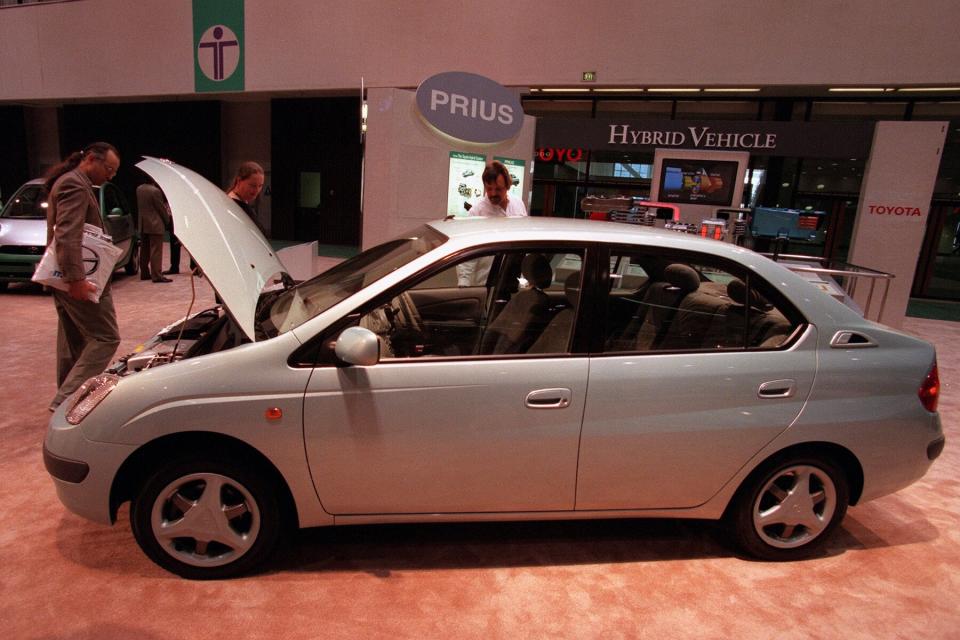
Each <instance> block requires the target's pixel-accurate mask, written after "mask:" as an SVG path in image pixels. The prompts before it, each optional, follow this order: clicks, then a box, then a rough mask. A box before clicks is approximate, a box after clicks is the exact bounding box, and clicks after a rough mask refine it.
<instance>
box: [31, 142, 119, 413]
mask: <svg viewBox="0 0 960 640" xmlns="http://www.w3.org/2000/svg"><path fill="white" fill-rule="evenodd" d="M119 168H120V154H119V153H118V152H117V150H116V148H115V147H114V146H113V145H111V144H108V143H106V142H95V143H93V144H91V145H90V146H88V147H87V148H86V149H84V150H83V151H77V152H75V153H73V154H71V155H70V156H69V157H68V158H67V159H66V160H64V161H63V162H61V163H60V164H58V165H57V166H55V167H53V168H52V169H51V170H50V171H49V172H48V174H47V183H46V184H47V188H48V189H49V191H50V197H49V200H48V202H49V206H48V207H47V244H50V241H51V240H56V251H57V263H58V264H59V266H60V270H61V271H62V272H63V280H64V282H66V283H67V284H68V285H69V290H67V291H60V290H59V289H54V290H53V304H54V306H55V307H56V309H57V317H58V319H59V324H58V326H57V387H58V388H57V395H56V396H55V397H54V399H53V401H52V402H51V403H50V410H51V411H54V410H55V409H56V408H57V407H58V406H59V405H60V403H62V402H63V401H64V400H65V399H66V398H67V396H69V395H70V394H72V393H73V392H74V391H76V390H77V389H78V388H79V387H80V385H81V384H83V383H84V381H86V380H87V378H90V377H92V376H95V375H97V374H99V373H101V372H103V370H104V369H105V368H106V367H107V365H108V364H110V360H111V358H113V354H114V353H115V352H116V350H117V347H118V346H119V345H120V329H119V327H118V326H117V312H116V310H115V309H114V307H113V296H112V295H111V293H110V283H109V282H107V284H106V285H105V286H104V288H103V293H101V294H100V301H99V302H91V301H90V300H89V299H88V298H87V296H88V295H89V294H90V293H92V292H94V291H96V289H97V287H96V285H94V284H93V283H92V282H90V281H89V280H87V278H86V276H87V273H86V268H85V266H84V263H83V225H84V224H85V223H86V224H91V225H93V226H95V227H98V228H101V229H102V228H103V222H102V221H101V217H100V204H99V200H98V199H97V196H96V194H95V193H94V190H93V187H94V186H99V185H101V184H103V183H104V182H106V181H107V180H109V179H110V178H112V177H113V176H114V175H116V173H117V169H119Z"/></svg>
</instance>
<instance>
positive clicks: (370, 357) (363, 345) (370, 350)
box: [333, 327, 380, 367]
mask: <svg viewBox="0 0 960 640" xmlns="http://www.w3.org/2000/svg"><path fill="white" fill-rule="evenodd" d="M333 351H334V353H336V354H337V357H338V358H340V359H341V360H343V361H344V362H346V363H347V364H353V365H357V366H360V367H369V366H370V365H374V364H377V363H378V362H380V339H379V338H377V334H375V333H374V332H373V331H370V330H369V329H364V328H363V327H350V328H348V329H344V330H343V331H342V332H341V333H340V335H339V336H338V337H337V346H335V347H334V348H333Z"/></svg>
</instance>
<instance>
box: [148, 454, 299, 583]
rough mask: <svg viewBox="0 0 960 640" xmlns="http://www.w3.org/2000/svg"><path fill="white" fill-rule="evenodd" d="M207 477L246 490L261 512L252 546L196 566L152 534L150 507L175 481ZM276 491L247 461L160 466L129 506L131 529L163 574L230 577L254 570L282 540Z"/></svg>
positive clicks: (183, 462) (187, 461)
mask: <svg viewBox="0 0 960 640" xmlns="http://www.w3.org/2000/svg"><path fill="white" fill-rule="evenodd" d="M195 473H211V474H219V475H222V476H224V477H227V478H229V479H230V480H231V482H233V483H236V484H238V485H240V486H242V487H243V488H244V489H246V490H247V491H248V492H249V493H250V495H251V496H252V497H253V499H254V501H255V502H256V506H257V508H258V510H259V512H260V531H259V533H258V535H257V539H256V541H255V542H254V544H253V546H252V547H251V548H250V549H249V550H248V551H247V552H246V553H245V554H243V555H242V556H240V557H239V558H237V559H236V560H235V561H233V562H231V563H229V564H225V565H222V566H219V567H196V566H194V565H190V564H187V563H184V562H181V561H180V560H178V559H176V558H175V557H173V556H171V555H170V554H169V553H168V552H167V551H166V550H165V549H164V548H163V545H161V543H160V542H159V541H158V540H157V538H156V536H155V535H154V533H153V527H152V525H151V517H152V512H153V505H154V504H155V502H156V501H157V499H158V498H159V496H160V492H161V491H163V489H164V488H165V487H167V486H168V485H169V484H170V483H172V482H174V481H175V480H177V479H178V478H183V477H185V476H188V475H191V474H195ZM277 495H278V492H277V490H276V487H275V482H274V481H273V479H272V478H271V477H270V474H267V473H265V472H261V471H260V469H259V468H258V466H257V465H255V464H251V463H250V462H248V461H239V460H238V461H225V460H217V459H203V458H199V457H192V458H183V459H180V460H177V461H173V462H170V463H163V464H161V465H160V466H159V467H158V468H157V469H156V471H155V472H154V473H153V474H152V475H150V476H149V477H148V478H147V480H146V481H145V482H144V483H143V485H142V486H141V488H140V490H139V491H138V492H137V493H136V494H135V495H134V497H133V499H132V500H131V506H130V527H131V529H132V531H133V536H134V538H135V539H136V540H137V544H139V545H140V548H141V549H142V550H143V552H144V553H145V554H146V555H147V557H149V558H150V559H151V560H153V561H154V562H155V563H156V564H158V565H160V566H161V567H163V568H164V569H166V570H167V571H170V572H171V573H175V574H177V575H179V576H181V577H183V578H189V579H193V580H216V579H224V578H232V577H236V576H240V575H243V574H245V573H248V572H250V571H252V570H253V569H254V568H255V567H256V566H258V565H260V564H261V563H263V562H264V561H265V560H266V559H267V558H268V557H269V556H270V554H271V553H272V552H273V551H274V550H275V548H276V546H277V543H278V541H279V538H280V530H281V525H282V518H281V513H280V506H279V503H278V501H277V498H276V496H277Z"/></svg>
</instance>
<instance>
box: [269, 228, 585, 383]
mask: <svg viewBox="0 0 960 640" xmlns="http://www.w3.org/2000/svg"><path fill="white" fill-rule="evenodd" d="M598 246H599V243H597V242H593V241H578V240H559V241H549V240H536V241H532V242H531V241H507V242H492V243H487V244H483V245H477V246H475V247H470V248H469V249H464V250H461V251H456V252H454V253H451V254H449V255H447V256H445V257H443V258H442V259H440V260H438V261H436V262H434V263H432V264H430V265H427V266H426V267H424V268H423V269H421V270H419V271H417V272H416V273H414V274H411V275H410V276H408V277H406V278H404V279H403V280H401V281H400V282H398V283H396V284H395V285H393V286H391V287H389V288H388V289H385V290H384V291H383V292H382V293H380V294H379V295H377V296H376V297H375V298H373V299H371V300H369V301H367V302H365V303H364V304H362V305H360V306H358V307H356V308H355V309H353V310H351V311H349V312H347V313H345V314H344V315H343V316H342V317H341V318H339V319H338V320H336V321H335V322H333V323H332V324H330V325H329V326H328V327H327V328H326V329H324V330H322V331H320V332H319V333H318V334H317V335H315V336H313V337H312V338H310V339H308V340H307V341H306V342H305V343H304V344H303V345H302V346H301V347H299V348H298V349H296V350H295V351H294V352H293V353H292V354H291V355H290V357H289V358H288V359H287V363H288V365H289V366H291V367H297V368H304V367H324V368H327V367H344V366H350V365H348V364H346V363H344V362H342V361H341V360H339V358H337V357H336V355H335V353H334V346H335V345H336V337H337V336H339V335H340V333H341V332H342V331H343V330H344V329H347V328H348V327H350V326H355V325H356V324H357V323H358V322H359V320H360V318H361V317H363V316H364V315H365V314H367V313H370V312H371V311H372V310H374V309H375V308H377V307H378V306H380V305H383V304H384V303H385V302H387V301H389V300H392V299H393V298H395V297H396V296H397V295H398V294H400V293H401V292H403V291H407V290H409V289H412V288H414V287H416V285H417V284H419V283H421V282H424V281H426V280H429V279H430V278H432V277H434V276H436V275H437V274H439V273H440V272H441V271H444V270H446V269H449V268H452V267H453V266H454V265H455V264H457V263H460V262H462V261H466V260H470V259H472V258H479V257H482V256H484V255H489V254H491V253H505V252H508V251H509V252H531V251H537V250H550V251H552V252H555V253H559V252H563V251H571V252H574V251H579V252H581V253H582V255H583V258H582V266H581V279H580V282H581V292H580V300H579V303H578V305H577V310H576V316H575V319H574V325H573V338H572V340H571V341H570V348H569V349H568V350H567V351H566V352H565V353H510V354H489V355H461V356H421V357H414V358H391V359H390V360H387V361H384V362H383V364H412V363H417V362H423V363H434V364H436V363H437V362H460V361H471V360H482V361H489V360H498V359H499V360H507V359H510V360H514V359H523V360H529V359H531V358H533V359H537V358H539V359H549V358H568V357H581V358H583V357H589V355H590V352H589V344H590V331H591V326H592V324H593V323H592V318H591V316H590V314H589V313H585V311H584V310H585V309H591V308H593V303H594V299H593V298H592V295H591V292H592V289H593V286H592V281H593V279H594V278H595V274H596V272H597V271H598V269H597V265H596V263H597V254H598ZM488 284H489V282H488ZM378 364H379V363H378Z"/></svg>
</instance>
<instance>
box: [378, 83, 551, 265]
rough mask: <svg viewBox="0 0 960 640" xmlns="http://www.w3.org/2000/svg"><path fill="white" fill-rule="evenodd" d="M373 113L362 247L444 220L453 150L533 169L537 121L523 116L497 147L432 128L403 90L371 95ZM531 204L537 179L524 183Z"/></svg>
mask: <svg viewBox="0 0 960 640" xmlns="http://www.w3.org/2000/svg"><path fill="white" fill-rule="evenodd" d="M367 104H368V105H369V115H368V117H367V138H366V146H365V149H364V177H363V184H364V187H363V247H362V248H364V249H366V248H367V247H371V246H373V245H376V244H378V243H380V242H383V241H384V240H389V239H391V238H393V237H395V236H396V235H398V234H400V233H403V232H404V231H408V230H409V229H412V228H413V227H415V226H417V225H419V224H422V223H424V222H429V221H431V220H437V219H438V218H442V217H444V215H445V214H446V211H447V180H448V178H449V173H450V152H451V151H466V152H469V153H476V154H484V155H486V156H487V160H490V159H492V158H493V156H495V155H499V156H506V157H509V158H516V159H518V160H525V161H526V162H527V168H528V169H529V168H530V167H531V166H532V160H533V142H534V129H535V127H536V118H532V117H530V116H524V123H523V128H522V129H521V130H520V133H518V134H517V136H516V137H514V138H513V139H511V140H507V141H506V142H503V143H499V144H494V145H489V144H486V145H481V144H471V143H468V142H459V141H456V140H453V139H451V138H450V137H448V136H445V135H443V134H440V133H438V132H437V131H435V130H434V129H432V128H431V127H430V126H429V125H428V124H427V123H426V122H425V121H424V119H423V118H422V117H421V116H420V113H419V111H418V110H417V104H416V93H414V92H413V91H405V90H402V89H371V90H370V91H368V92H367ZM524 184H525V188H526V193H524V194H523V200H524V203H525V204H529V201H530V190H531V188H532V184H533V180H532V179H531V176H529V175H527V176H526V179H525V181H524Z"/></svg>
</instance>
